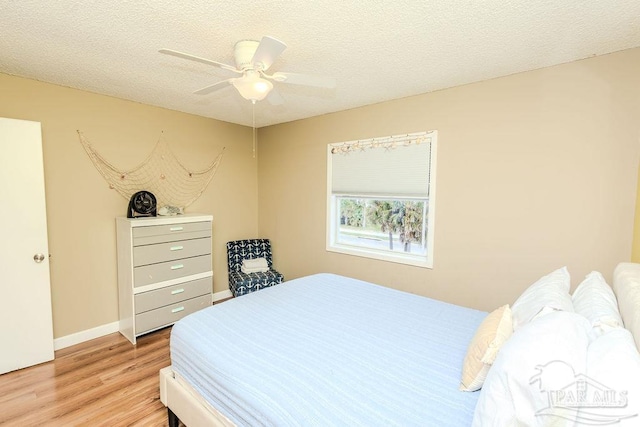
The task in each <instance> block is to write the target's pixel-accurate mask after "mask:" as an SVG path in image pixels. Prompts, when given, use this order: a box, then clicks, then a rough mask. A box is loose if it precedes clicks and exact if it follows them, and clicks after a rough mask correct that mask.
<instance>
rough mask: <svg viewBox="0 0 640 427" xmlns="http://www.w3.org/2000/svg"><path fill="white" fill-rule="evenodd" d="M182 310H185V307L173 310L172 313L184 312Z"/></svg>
mask: <svg viewBox="0 0 640 427" xmlns="http://www.w3.org/2000/svg"><path fill="white" fill-rule="evenodd" d="M182 310H184V307H176V308H174V309H173V310H171V312H172V313H177V312H179V311H182Z"/></svg>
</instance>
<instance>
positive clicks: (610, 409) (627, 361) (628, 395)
mask: <svg viewBox="0 0 640 427" xmlns="http://www.w3.org/2000/svg"><path fill="white" fill-rule="evenodd" d="M585 382H586V387H585V390H586V392H587V394H586V397H585V402H586V404H585V405H583V407H582V408H581V411H580V415H581V417H582V419H583V420H584V423H585V424H592V425H593V424H595V423H593V422H591V423H589V422H588V421H599V422H600V424H599V425H605V424H606V425H616V426H637V425H638V424H640V420H639V419H638V416H639V414H640V353H638V351H637V350H636V347H635V343H634V341H633V336H631V332H629V331H628V330H626V329H624V328H617V329H612V330H610V331H607V332H605V333H604V334H602V335H601V336H599V337H598V338H597V339H595V340H594V341H593V342H592V343H591V344H589V349H588V351H587V375H586V377H585ZM603 400H604V402H603ZM603 403H604V404H603ZM625 403H626V405H625ZM589 404H591V405H589ZM623 405H624V406H623ZM618 420H621V422H620V423H619V424H617V421H618Z"/></svg>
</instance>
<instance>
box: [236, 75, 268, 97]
mask: <svg viewBox="0 0 640 427" xmlns="http://www.w3.org/2000/svg"><path fill="white" fill-rule="evenodd" d="M232 84H233V86H234V87H235V88H236V89H237V90H238V92H240V95H241V96H242V97H243V98H244V99H247V100H249V101H253V102H256V101H262V100H263V99H264V98H266V96H267V95H268V94H269V92H271V89H273V83H271V82H270V81H269V80H266V79H263V78H261V77H260V75H259V74H258V73H252V72H247V73H246V74H245V75H244V76H243V77H240V78H237V79H235V80H233V82H232Z"/></svg>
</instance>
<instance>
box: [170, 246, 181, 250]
mask: <svg viewBox="0 0 640 427" xmlns="http://www.w3.org/2000/svg"><path fill="white" fill-rule="evenodd" d="M183 249H184V246H171V247H170V248H169V250H170V251H181V250H183Z"/></svg>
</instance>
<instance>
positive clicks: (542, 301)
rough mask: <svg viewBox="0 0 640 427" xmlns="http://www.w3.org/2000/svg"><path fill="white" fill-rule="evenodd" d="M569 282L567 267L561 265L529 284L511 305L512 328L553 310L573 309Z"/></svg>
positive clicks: (515, 328)
mask: <svg viewBox="0 0 640 427" xmlns="http://www.w3.org/2000/svg"><path fill="white" fill-rule="evenodd" d="M570 282H571V278H570V277H569V271H568V270H567V267H562V268H560V269H558V270H556V271H554V272H552V273H549V274H547V275H546V276H544V277H541V278H540V279H538V281H536V282H535V283H534V284H533V285H531V286H529V287H528V288H527V289H526V290H525V291H524V292H523V293H522V295H520V297H519V298H518V299H517V300H516V302H515V303H513V305H512V306H511V314H512V316H513V330H514V331H515V330H518V328H520V327H521V326H523V325H524V324H526V323H528V322H530V321H532V320H533V319H534V318H536V317H538V316H541V315H545V314H548V313H550V312H553V311H558V310H560V311H574V310H573V304H572V302H571V295H569V287H570V286H571V283H570Z"/></svg>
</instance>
